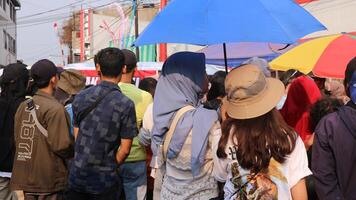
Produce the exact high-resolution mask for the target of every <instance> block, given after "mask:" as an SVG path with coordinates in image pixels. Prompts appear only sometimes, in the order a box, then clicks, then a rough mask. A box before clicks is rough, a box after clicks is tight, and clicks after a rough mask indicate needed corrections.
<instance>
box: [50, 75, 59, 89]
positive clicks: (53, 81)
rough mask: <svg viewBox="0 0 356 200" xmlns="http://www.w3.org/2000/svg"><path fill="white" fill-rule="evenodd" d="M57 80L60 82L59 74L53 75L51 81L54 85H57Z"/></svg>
mask: <svg viewBox="0 0 356 200" xmlns="http://www.w3.org/2000/svg"><path fill="white" fill-rule="evenodd" d="M57 82H58V78H57V76H53V77H52V78H51V79H50V83H51V84H52V85H53V86H54V87H56V86H57Z"/></svg>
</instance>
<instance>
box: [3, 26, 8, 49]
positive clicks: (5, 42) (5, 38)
mask: <svg viewBox="0 0 356 200" xmlns="http://www.w3.org/2000/svg"><path fill="white" fill-rule="evenodd" d="M3 38H4V48H5V49H7V33H6V31H5V30H3Z"/></svg>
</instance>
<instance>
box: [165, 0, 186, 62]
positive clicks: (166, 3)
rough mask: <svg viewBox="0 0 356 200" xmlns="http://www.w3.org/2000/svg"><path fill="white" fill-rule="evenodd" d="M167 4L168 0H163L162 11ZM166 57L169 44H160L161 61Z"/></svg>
mask: <svg viewBox="0 0 356 200" xmlns="http://www.w3.org/2000/svg"><path fill="white" fill-rule="evenodd" d="M192 1H193V0H192ZM166 5H167V0H161V5H160V10H161V11H162V10H163V8H164V7H165V6H166ZM166 59H167V44H159V61H161V62H164V61H165V60H166Z"/></svg>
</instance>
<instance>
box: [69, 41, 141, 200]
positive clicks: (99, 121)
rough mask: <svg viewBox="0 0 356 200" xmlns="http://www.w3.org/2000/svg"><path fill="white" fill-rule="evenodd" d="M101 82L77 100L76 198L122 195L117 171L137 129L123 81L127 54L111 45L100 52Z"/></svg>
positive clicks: (72, 179) (72, 185)
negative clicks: (120, 84)
mask: <svg viewBox="0 0 356 200" xmlns="http://www.w3.org/2000/svg"><path fill="white" fill-rule="evenodd" d="M94 61H95V67H96V71H97V72H98V74H99V75H100V79H101V83H100V84H99V85H97V86H93V87H91V88H88V89H86V90H83V91H82V92H80V93H79V94H78V95H77V96H76V97H75V99H74V101H73V113H74V117H73V118H74V127H75V128H74V136H75V137H76V143H75V155H74V160H73V163H72V166H71V169H70V175H69V192H68V199H70V200H81V199H83V200H90V199H96V200H101V199H102V200H117V199H119V197H120V189H121V188H120V177H119V173H118V171H117V169H118V167H119V165H121V164H122V163H123V162H124V160H125V159H126V157H127V156H128V154H129V152H130V148H131V143H132V138H134V137H135V136H136V135H137V127H136V117H135V107H134V103H133V102H132V101H131V100H130V99H129V98H127V97H126V96H125V95H123V94H122V92H121V90H120V88H119V87H118V82H119V81H120V78H121V72H122V68H123V66H124V61H125V58H124V55H123V53H122V52H121V50H119V49H117V48H106V49H103V50H101V51H99V53H98V54H97V55H96V56H95V59H94Z"/></svg>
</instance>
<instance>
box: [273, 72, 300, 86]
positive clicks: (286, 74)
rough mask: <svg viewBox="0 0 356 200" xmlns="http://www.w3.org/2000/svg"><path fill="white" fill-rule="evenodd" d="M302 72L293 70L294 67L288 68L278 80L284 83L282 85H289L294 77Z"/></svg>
mask: <svg viewBox="0 0 356 200" xmlns="http://www.w3.org/2000/svg"><path fill="white" fill-rule="evenodd" d="M302 75H303V73H301V72H300V71H298V70H295V69H290V70H288V71H286V72H284V73H283V74H282V75H281V76H280V78H279V80H281V81H282V83H283V84H284V86H287V85H289V84H290V83H291V82H292V81H293V80H294V79H295V78H298V77H299V76H302Z"/></svg>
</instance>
